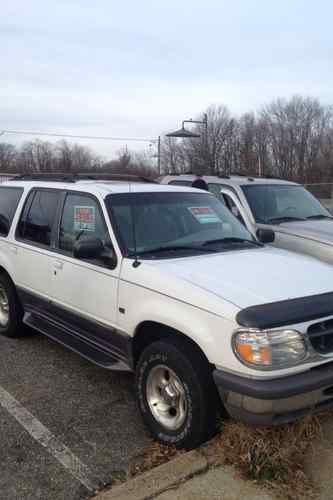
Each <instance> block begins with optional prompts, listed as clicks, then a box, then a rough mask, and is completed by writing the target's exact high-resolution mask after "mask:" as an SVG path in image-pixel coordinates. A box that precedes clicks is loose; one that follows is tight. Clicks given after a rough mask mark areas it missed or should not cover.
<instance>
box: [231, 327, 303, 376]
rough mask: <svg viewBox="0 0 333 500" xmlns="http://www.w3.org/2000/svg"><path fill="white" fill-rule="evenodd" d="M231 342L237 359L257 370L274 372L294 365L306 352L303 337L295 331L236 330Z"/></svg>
mask: <svg viewBox="0 0 333 500" xmlns="http://www.w3.org/2000/svg"><path fill="white" fill-rule="evenodd" d="M232 342H233V349H234V352H235V354H236V356H237V357H238V359H239V360H240V361H242V363H244V364H246V365H249V366H251V367H253V368H258V369H266V370H276V369H279V368H287V367H288V366H292V365H296V364H297V363H299V362H300V361H302V360H303V359H304V358H305V356H306V352H307V349H306V345H305V342H304V339H303V336H302V335H301V334H300V333H299V332H296V331H295V330H272V331H259V330H258V331H257V330H238V331H236V332H235V333H234V335H233V339H232Z"/></svg>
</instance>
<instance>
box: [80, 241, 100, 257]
mask: <svg viewBox="0 0 333 500" xmlns="http://www.w3.org/2000/svg"><path fill="white" fill-rule="evenodd" d="M103 251H104V245H103V243H102V241H101V240H99V239H91V240H82V241H76V242H75V244H74V248H73V256H74V257H76V258H77V259H97V258H98V257H100V256H101V255H102V253H103Z"/></svg>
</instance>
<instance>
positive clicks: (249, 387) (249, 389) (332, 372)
mask: <svg viewBox="0 0 333 500" xmlns="http://www.w3.org/2000/svg"><path fill="white" fill-rule="evenodd" d="M213 377H214V380H215V383H216V385H217V386H218V387H219V388H220V392H223V391H233V392H236V393H238V394H242V395H244V396H250V397H253V398H256V399H265V400H274V399H284V398H289V397H292V396H296V395H298V394H304V393H306V392H310V391H315V390H317V389H321V388H324V387H327V386H329V385H333V363H328V364H325V365H321V366H319V367H316V368H312V369H311V370H308V371H306V372H302V373H297V374H296V375H289V376H287V377H283V378H276V379H273V380H258V379H252V378H247V377H241V376H239V375H234V374H233V373H228V372H225V371H223V370H214V372H213Z"/></svg>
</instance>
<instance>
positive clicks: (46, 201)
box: [13, 189, 62, 314]
mask: <svg viewBox="0 0 333 500" xmlns="http://www.w3.org/2000/svg"><path fill="white" fill-rule="evenodd" d="M61 198H62V192H61V190H56V189H32V190H31V191H30V193H29V194H28V196H27V198H26V201H25V204H24V207H23V210H22V213H21V215H20V218H19V221H18V225H17V229H16V234H15V245H13V246H14V250H15V252H16V259H15V261H16V272H15V281H16V286H17V289H18V292H19V294H20V297H21V300H22V302H23V305H24V308H25V310H26V311H27V312H33V311H36V312H38V313H42V314H45V313H46V312H47V310H48V307H49V303H50V300H51V298H52V290H51V272H52V268H51V263H52V251H54V247H55V241H56V230H57V217H58V212H59V208H60V204H61V203H60V202H61Z"/></svg>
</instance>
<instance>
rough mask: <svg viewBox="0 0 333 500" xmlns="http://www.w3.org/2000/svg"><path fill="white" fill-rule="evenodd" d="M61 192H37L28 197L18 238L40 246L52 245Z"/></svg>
mask: <svg viewBox="0 0 333 500" xmlns="http://www.w3.org/2000/svg"><path fill="white" fill-rule="evenodd" d="M59 199H60V192H57V191H51V190H50V191H48V190H41V191H38V190H35V191H32V192H31V193H30V195H29V196H28V199H27V202H26V204H25V207H24V210H23V213H22V215H21V219H20V222H19V226H18V236H19V237H20V238H22V239H24V240H29V241H32V242H34V243H38V244H39V245H45V246H50V245H51V233H52V228H53V224H54V222H55V218H56V213H57V208H58V203H59Z"/></svg>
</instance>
